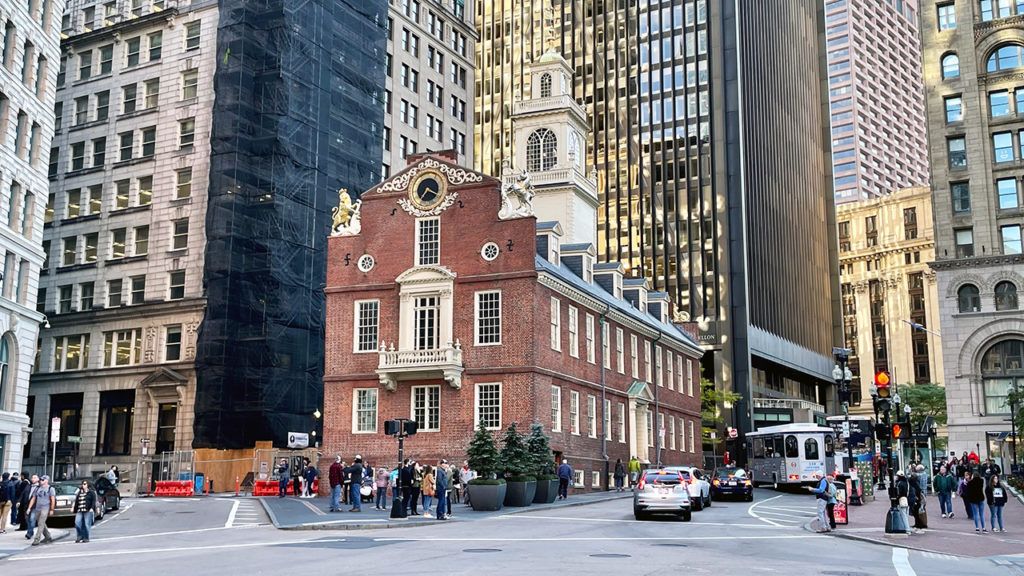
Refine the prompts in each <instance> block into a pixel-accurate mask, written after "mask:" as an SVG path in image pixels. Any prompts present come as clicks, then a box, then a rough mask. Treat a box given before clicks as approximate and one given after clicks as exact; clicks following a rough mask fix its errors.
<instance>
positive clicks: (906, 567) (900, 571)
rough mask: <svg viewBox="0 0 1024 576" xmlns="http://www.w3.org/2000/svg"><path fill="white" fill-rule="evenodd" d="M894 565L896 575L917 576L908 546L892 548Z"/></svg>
mask: <svg viewBox="0 0 1024 576" xmlns="http://www.w3.org/2000/svg"><path fill="white" fill-rule="evenodd" d="M892 565H893V567H894V568H896V576H917V572H914V569H913V568H912V567H911V566H910V552H909V551H908V550H907V549H906V548H893V549H892Z"/></svg>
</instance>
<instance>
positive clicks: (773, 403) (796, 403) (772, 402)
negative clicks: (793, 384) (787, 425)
mask: <svg viewBox="0 0 1024 576" xmlns="http://www.w3.org/2000/svg"><path fill="white" fill-rule="evenodd" d="M754 408H777V409H783V410H810V411H812V412H821V413H823V414H824V413H825V407H824V406H822V405H821V404H816V403H814V402H811V401H809V400H797V399H793V398H754Z"/></svg>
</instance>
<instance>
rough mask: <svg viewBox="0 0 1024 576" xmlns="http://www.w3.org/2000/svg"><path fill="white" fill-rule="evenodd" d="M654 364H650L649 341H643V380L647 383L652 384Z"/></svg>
mask: <svg viewBox="0 0 1024 576" xmlns="http://www.w3.org/2000/svg"><path fill="white" fill-rule="evenodd" d="M652 368H654V366H653V365H652V364H651V344H650V342H647V341H646V340H645V341H644V375H645V376H646V378H644V382H647V383H648V384H654V378H653V376H654V374H653V373H652V372H653V370H652Z"/></svg>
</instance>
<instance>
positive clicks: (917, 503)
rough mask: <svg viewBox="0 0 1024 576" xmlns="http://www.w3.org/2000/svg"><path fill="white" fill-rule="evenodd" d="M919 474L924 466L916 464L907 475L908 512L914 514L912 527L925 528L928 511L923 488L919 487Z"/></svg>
mask: <svg viewBox="0 0 1024 576" xmlns="http://www.w3.org/2000/svg"><path fill="white" fill-rule="evenodd" d="M921 476H924V466H921V465H918V466H917V468H915V472H913V473H912V474H911V475H910V476H909V480H910V512H911V514H913V515H914V526H913V527H914V528H917V529H921V530H923V529H925V528H927V527H928V511H927V509H926V504H925V497H924V494H925V493H924V490H923V489H922V488H921Z"/></svg>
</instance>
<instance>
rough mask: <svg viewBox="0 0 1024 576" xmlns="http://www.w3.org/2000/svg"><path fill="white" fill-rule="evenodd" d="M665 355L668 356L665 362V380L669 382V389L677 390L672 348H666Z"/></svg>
mask: <svg viewBox="0 0 1024 576" xmlns="http://www.w3.org/2000/svg"><path fill="white" fill-rule="evenodd" d="M665 356H666V359H667V360H668V361H667V362H665V370H666V373H665V382H666V383H667V384H668V389H669V390H675V386H676V374H675V361H674V360H673V359H672V357H673V354H672V351H671V350H666V354H665Z"/></svg>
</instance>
